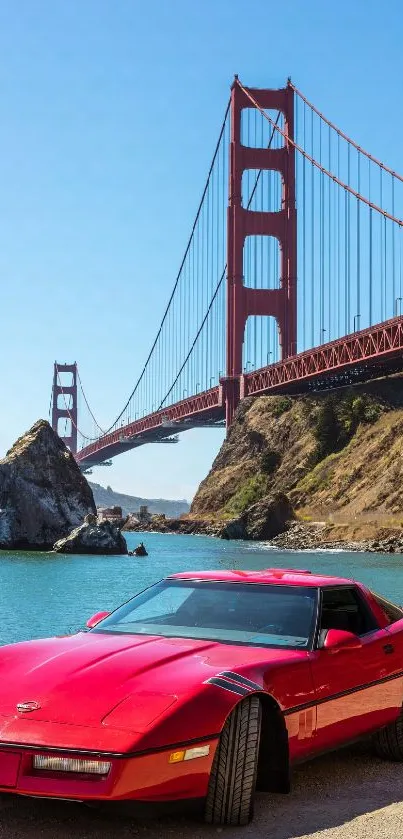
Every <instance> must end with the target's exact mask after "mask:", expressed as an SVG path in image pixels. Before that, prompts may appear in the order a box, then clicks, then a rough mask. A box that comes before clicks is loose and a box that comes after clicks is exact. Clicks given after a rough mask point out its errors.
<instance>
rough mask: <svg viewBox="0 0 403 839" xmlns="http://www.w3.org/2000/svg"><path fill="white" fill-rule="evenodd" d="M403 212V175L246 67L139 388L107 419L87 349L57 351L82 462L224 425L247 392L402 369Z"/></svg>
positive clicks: (58, 377) (65, 411)
mask: <svg viewBox="0 0 403 839" xmlns="http://www.w3.org/2000/svg"><path fill="white" fill-rule="evenodd" d="M402 218H403V177H402V176H400V175H398V174H397V173H396V172H394V171H393V170H392V169H390V168H389V167H388V166H386V165H385V164H383V163H381V161H380V160H377V159H376V158H375V157H374V156H373V155H371V154H369V153H368V152H366V151H365V150H364V149H363V148H361V147H360V146H359V145H357V143H355V142H353V141H352V140H351V139H350V138H349V137H348V136H347V135H346V134H345V133H344V132H343V131H341V130H340V129H339V128H337V127H336V126H335V125H334V124H333V123H332V122H330V120H328V119H326V118H325V117H324V116H323V114H322V113H320V112H319V110H318V109H317V108H315V106H314V105H312V104H311V103H310V102H309V101H308V100H307V99H306V97H305V96H303V94H302V93H301V92H300V91H299V90H298V89H297V88H296V87H295V85H294V84H293V83H292V82H291V80H288V83H287V85H286V87H284V88H282V89H279V90H261V89H254V88H247V87H245V86H244V85H243V84H242V83H241V81H240V80H239V79H238V77H235V80H234V83H233V85H232V89H231V96H230V100H229V102H228V105H227V108H226V111H225V114H224V119H223V123H222V126H221V130H220V133H219V137H218V141H217V144H216V147H215V150H214V154H213V158H212V162H211V166H210V169H209V172H208V176H207V180H206V183H205V186H204V189H203V192H202V196H201V200H200V203H199V206H198V209H197V212H196V217H195V220H194V222H193V225H192V228H191V233H190V236H189V239H188V242H187V245H186V248H185V252H184V255H183V258H182V261H181V263H180V268H179V271H178V273H177V275H176V278H175V281H174V285H173V290H172V293H171V296H170V298H169V300H168V304H167V306H166V309H165V312H164V314H163V317H162V320H161V324H160V327H159V329H158V332H157V335H156V337H155V340H154V342H153V344H152V346H151V349H150V352H149V354H148V357H147V359H146V361H145V364H144V367H143V369H142V371H141V374H140V376H139V378H138V380H137V382H136V384H135V386H134V388H133V390H132V393H131V395H130V397H129V398H128V400H127V402H126V404H125V406H124V407H123V409H122V410H121V411H120V413H119V414H118V416H117V417H116V419H115V420H114V422H113V423H112V425H110V427H109V428H102V427H101V426H100V425H99V424H98V422H97V420H96V419H95V416H94V414H93V413H92V411H91V408H90V406H89V404H88V400H87V398H86V396H85V392H84V389H83V386H82V383H81V380H80V377H79V372H78V368H77V364H76V363H74V364H70V365H66V364H58V363H55V366H54V379H53V401H52V425H53V428H54V429H55V430H57V431H58V433H59V434H60V435H61V436H62V437H63V438H64V439H65V441H66V443H67V445H68V446H69V447H70V449H71V450H72V452H73V453H74V455H75V457H76V460H77V461H78V463H79V464H80V466H81V468H82V469H83V470H86V469H89V468H90V467H91V466H95V465H98V464H101V463H105V462H107V461H109V460H110V459H111V458H113V457H115V456H116V455H118V454H121V453H122V452H126V451H128V450H129V449H132V448H135V447H137V446H140V445H144V444H145V443H158V442H159V443H161V442H165V443H173V442H177V440H178V438H177V434H178V433H179V432H182V431H186V430H188V429H192V428H196V427H201V426H203V427H217V426H222V425H226V426H227V427H228V426H229V425H230V424H231V422H232V419H233V416H234V412H235V410H236V408H237V406H238V404H239V402H240V400H242V399H244V398H245V397H254V396H260V395H263V394H270V393H272V394H280V393H293V394H298V393H304V392H306V391H309V390H318V389H321V388H329V389H330V388H335V387H340V386H342V385H345V384H348V383H355V382H358V381H363V380H366V379H370V378H372V377H374V376H378V375H386V374H388V373H392V372H395V371H397V370H401V369H402V367H403V317H402V314H401V313H402V302H403V291H402V280H403V220H402ZM79 398H81V399H82V407H83V409H85V412H84V411H83V410H82V408H81V406H80V411H79V410H78V402H79ZM86 416H87V417H89V418H90V423H91V427H92V431H91V433H90V432H89V431H88V427H87V424H86ZM63 423H64V427H63ZM84 428H85V429H86V431H84Z"/></svg>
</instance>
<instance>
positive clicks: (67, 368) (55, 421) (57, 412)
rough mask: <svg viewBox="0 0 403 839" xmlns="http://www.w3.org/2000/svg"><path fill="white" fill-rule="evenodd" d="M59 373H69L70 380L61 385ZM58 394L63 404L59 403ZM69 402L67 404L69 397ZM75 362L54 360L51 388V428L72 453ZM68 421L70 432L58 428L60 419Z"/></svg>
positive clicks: (73, 447) (74, 433)
mask: <svg viewBox="0 0 403 839" xmlns="http://www.w3.org/2000/svg"><path fill="white" fill-rule="evenodd" d="M61 373H69V374H71V382H70V384H68V385H66V386H65V385H63V384H62V383H61V380H60V374H61ZM59 396H60V397H61V400H62V403H63V405H62V406H60V405H59ZM70 397H71V404H70V406H69V398H70ZM77 415H78V409H77V364H76V362H74V364H58V363H57V362H56V361H55V363H54V368H53V388H52V428H53V431H55V432H56V434H58V435H59V437H61V439H62V440H63V442H64V443H65V444H66V446H68V448H69V449H70V451H71V452H72V453H73V454H76V453H77ZM63 419H64V420H66V419H67V421H68V423H70V434H67V435H66V434H63V433H62V432H61V429H60V428H59V422H60V420H63Z"/></svg>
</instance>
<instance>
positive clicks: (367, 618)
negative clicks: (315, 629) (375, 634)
mask: <svg viewBox="0 0 403 839" xmlns="http://www.w3.org/2000/svg"><path fill="white" fill-rule="evenodd" d="M328 629H344V630H345V631H346V632H353V633H354V635H365V634H366V633H367V632H372V631H374V630H376V629H378V625H377V622H376V620H375V617H374V615H373V614H372V612H371V610H370V609H369V607H368V606H367V604H366V603H365V601H364V600H363V598H362V596H361V595H360V594H359V592H358V591H357V589H356V588H355V587H351V588H349V587H347V586H346V587H343V588H324V589H323V590H322V611H321V620H320V631H321V632H323V631H324V630H328Z"/></svg>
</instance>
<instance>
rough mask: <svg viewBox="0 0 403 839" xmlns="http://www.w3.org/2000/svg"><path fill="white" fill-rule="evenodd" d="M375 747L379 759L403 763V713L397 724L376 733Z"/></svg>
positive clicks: (402, 712) (394, 723)
mask: <svg viewBox="0 0 403 839" xmlns="http://www.w3.org/2000/svg"><path fill="white" fill-rule="evenodd" d="M374 745H375V751H376V753H377V755H379V757H383V758H386V760H395V761H402V762H403V711H401V713H400V717H398V718H397V720H396V721H395V722H392V723H390V725H387V726H386V727H385V728H381V730H380V731H377V732H376V734H375V735H374Z"/></svg>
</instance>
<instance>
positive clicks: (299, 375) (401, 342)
mask: <svg viewBox="0 0 403 839" xmlns="http://www.w3.org/2000/svg"><path fill="white" fill-rule="evenodd" d="M399 360H400V362H401V366H403V317H400V316H399V317H396V318H392V319H391V320H388V321H384V322H383V323H380V324H377V325H376V326H370V327H368V329H362V330H360V331H359V332H354V333H352V334H351V335H346V336H345V337H344V338H339V339H337V340H336V341H332V342H330V343H328V344H322V345H321V346H319V347H315V348H313V349H311V350H307V351H305V352H302V353H299V354H298V355H295V356H292V357H291V358H288V359H287V360H286V361H279V362H277V363H276V364H271V365H270V366H269V367H262V368H260V369H259V370H254V371H252V372H250V373H246V374H245V375H243V376H242V379H241V388H240V394H241V399H242V398H244V397H246V396H259V395H260V394H264V393H268V392H273V391H274V392H276V391H279V392H282V393H286V392H292V391H294V392H295V391H296V390H298V391H300V392H301V391H303V390H305V389H306V388H305V387H304V386H303V385H304V383H306V384H307V385H308V384H309V382H315V381H317V380H318V379H321V378H324V379H328V386H329V387H331V384H332V374H338V373H341V374H342V373H343V372H348V371H349V370H352V369H356V370H357V372H359V370H360V368H362V378H365V369H366V368H367V369H368V372H369V369H371V371H372V370H373V369H374V368H375V369H376V367H377V366H378V365H386V366H387V364H388V362H394V363H396V362H397V361H399ZM397 366H399V365H397ZM368 377H369V376H368Z"/></svg>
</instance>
